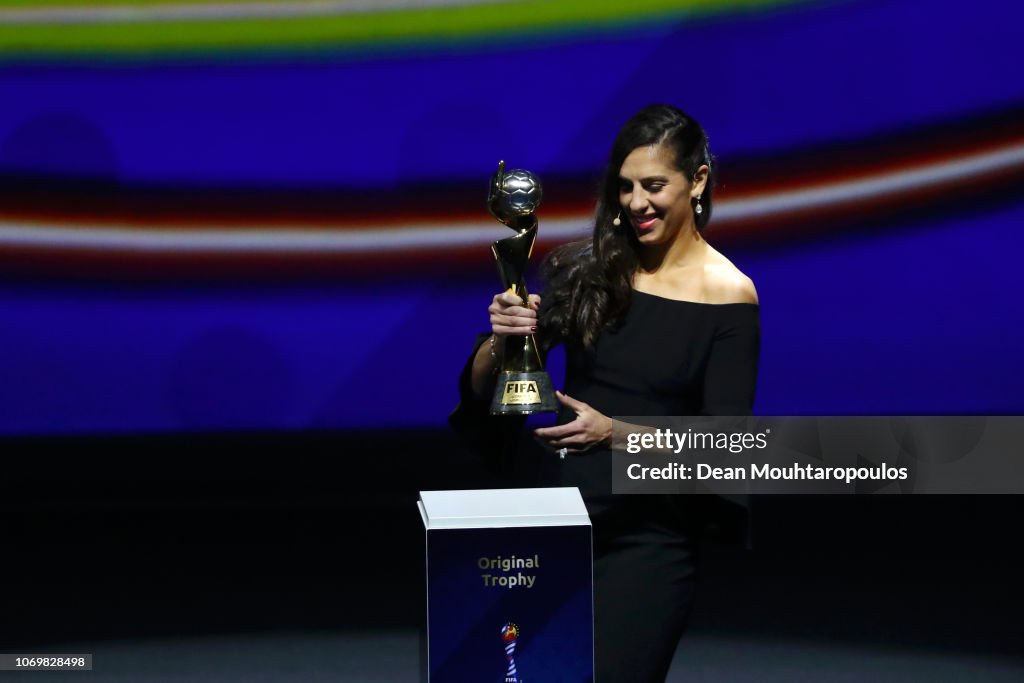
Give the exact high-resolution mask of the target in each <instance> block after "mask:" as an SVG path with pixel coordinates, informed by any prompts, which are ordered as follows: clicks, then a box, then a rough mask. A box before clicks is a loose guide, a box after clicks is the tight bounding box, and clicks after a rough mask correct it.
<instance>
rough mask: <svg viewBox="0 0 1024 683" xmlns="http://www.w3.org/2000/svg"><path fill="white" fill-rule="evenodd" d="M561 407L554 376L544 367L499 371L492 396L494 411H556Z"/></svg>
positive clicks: (521, 413)
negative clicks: (552, 380) (552, 383)
mask: <svg viewBox="0 0 1024 683" xmlns="http://www.w3.org/2000/svg"><path fill="white" fill-rule="evenodd" d="M558 408H559V403H558V399H557V398H555V390H554V387H552V386H551V377H549V376H548V373H546V372H544V371H543V370H541V371H539V372H502V373H501V374H499V375H498V386H496V387H495V388H494V398H493V399H492V400H491V415H532V414H533V413H557V412H558Z"/></svg>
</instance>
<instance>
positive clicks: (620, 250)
mask: <svg viewBox="0 0 1024 683" xmlns="http://www.w3.org/2000/svg"><path fill="white" fill-rule="evenodd" d="M713 185H714V168H713V162H712V157H711V154H710V152H709V150H708V146H707V137H706V135H705V133H704V130H703V129H702V128H701V126H700V125H699V124H698V123H697V122H696V121H695V120H694V119H692V118H691V117H689V116H687V115H686V114H685V113H683V112H682V111H680V110H678V109H676V108H675V107H671V106H668V105H652V106H649V107H646V108H645V109H643V110H641V111H640V112H638V113H637V114H636V115H635V116H633V118H631V119H630V120H629V121H628V122H627V123H626V124H625V126H623V128H622V130H621V131H620V132H619V135H618V137H617V138H616V140H615V143H614V145H613V146H612V150H611V158H610V160H609V163H608V166H607V169H606V171H605V177H604V182H603V186H602V194H601V198H600V201H599V204H598V209H597V215H596V219H595V225H594V234H593V237H592V238H591V239H588V240H585V241H583V242H576V243H572V244H568V245H565V246H563V247H561V248H559V249H557V250H555V251H554V252H553V253H552V254H551V255H550V256H549V258H548V259H547V262H546V263H545V276H546V280H547V288H546V290H545V294H544V298H543V304H542V303H541V299H540V297H536V296H531V298H530V301H529V306H523V305H522V304H523V302H522V301H521V300H519V299H518V298H517V297H516V296H515V295H513V294H511V293H508V292H505V293H501V294H498V295H496V296H495V297H494V299H493V301H492V303H491V305H490V307H489V309H488V310H489V312H490V320H491V335H490V336H489V337H488V338H485V340H484V341H483V342H482V343H481V344H480V345H479V347H478V349H477V350H476V352H475V354H474V356H473V357H472V358H471V360H470V363H469V364H468V365H467V368H466V370H465V371H464V373H463V381H462V387H461V388H462V403H461V404H460V407H459V408H458V409H457V410H456V412H455V413H454V414H453V416H452V423H453V425H454V426H455V427H456V428H457V429H461V431H463V432H467V431H474V430H472V429H470V430H467V429H466V428H467V427H468V426H470V425H471V424H475V427H476V429H475V434H476V435H477V437H478V438H484V439H487V438H490V439H493V440H494V441H492V442H490V443H486V442H478V443H477V446H478V447H483V448H485V449H490V450H492V451H494V450H503V451H504V452H505V453H509V452H510V449H514V450H515V452H516V455H515V456H514V458H515V460H516V461H517V462H518V463H519V467H518V469H520V470H522V462H524V461H525V462H536V463H537V469H538V473H539V479H538V480H537V481H538V482H539V483H541V484H544V485H569V486H578V487H579V488H580V490H581V492H582V493H583V495H584V499H585V500H586V502H587V507H588V510H589V511H590V514H591V519H592V521H593V523H594V554H595V558H594V580H595V623H596V643H595V647H596V660H597V672H596V680H597V681H599V682H600V683H618V682H622V683H625V682H627V681H629V682H643V681H664V680H665V676H666V674H667V672H668V668H669V665H670V663H671V660H672V656H673V653H674V652H675V648H676V645H677V643H678V641H679V637H680V635H681V634H682V631H683V627H684V625H685V621H686V616H687V613H688V611H689V607H690V604H691V602H692V597H693V576H694V557H693V538H694V535H695V529H696V527H697V526H698V525H699V523H700V517H701V514H702V508H703V507H704V506H703V505H701V504H700V501H699V500H697V497H693V498H690V497H684V496H653V495H645V496H617V497H613V496H611V495H610V487H611V451H610V446H611V438H612V416H615V415H623V416H625V415H650V416H658V415H746V414H749V413H750V412H751V409H752V405H753V399H754V385H755V381H756V375H757V358H758V350H759V344H760V326H759V319H758V306H757V293H756V291H755V289H754V285H753V283H752V282H751V281H750V279H749V278H748V277H746V276H745V275H744V274H743V273H741V272H740V271H739V270H738V269H737V268H736V267H735V266H734V265H733V264H732V263H730V262H729V260H728V259H726V258H725V257H724V256H723V255H722V254H721V253H719V252H718V251H717V250H715V249H714V248H712V247H711V246H710V245H709V244H708V243H707V242H706V241H705V240H704V238H703V236H702V231H703V229H704V227H705V226H706V225H707V223H708V220H709V218H710V217H711V208H712V201H711V200H712V188H713ZM524 334H536V335H537V338H538V341H540V343H541V345H542V347H543V348H551V347H552V346H553V345H555V344H558V343H561V344H564V345H565V348H566V379H565V392H564V393H561V392H559V393H558V394H557V396H558V399H559V401H560V402H561V404H562V411H561V414H560V416H559V420H558V425H557V426H553V427H546V428H540V429H536V430H535V431H534V432H533V435H534V436H535V438H536V440H537V441H538V442H539V443H541V444H542V445H543V446H545V447H546V449H547V452H546V454H545V455H543V456H540V457H538V456H537V455H536V454H534V455H533V458H532V459H531V457H530V453H529V450H528V449H526V448H524V447H523V444H521V443H516V441H515V434H513V433H511V432H512V431H513V430H514V429H515V428H516V427H517V425H513V426H512V427H510V426H509V421H508V420H507V419H503V418H499V420H503V421H502V422H499V423H495V422H493V421H492V422H491V424H492V425H497V428H496V430H488V429H480V427H481V425H482V424H483V423H484V422H486V421H487V419H486V418H484V417H483V416H484V415H485V414H486V405H487V402H488V401H489V398H490V393H491V391H493V386H494V377H495V372H496V368H497V364H498V363H499V362H500V357H501V352H502V348H503V343H504V339H505V337H507V336H508V335H524ZM513 422H514V421H513ZM499 440H500V441H501V443H500V444H499V443H498V441H499ZM510 444H511V445H510ZM556 453H557V455H554V454H556Z"/></svg>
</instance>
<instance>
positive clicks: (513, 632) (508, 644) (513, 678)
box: [501, 622, 521, 683]
mask: <svg viewBox="0 0 1024 683" xmlns="http://www.w3.org/2000/svg"><path fill="white" fill-rule="evenodd" d="M501 639H502V640H503V641H504V642H505V660H506V661H507V662H508V668H507V669H506V670H505V683H521V682H520V680H519V674H518V673H516V659H515V654H516V643H518V642H519V627H518V626H516V625H515V624H513V623H512V622H509V623H507V624H505V625H504V626H502V627H501Z"/></svg>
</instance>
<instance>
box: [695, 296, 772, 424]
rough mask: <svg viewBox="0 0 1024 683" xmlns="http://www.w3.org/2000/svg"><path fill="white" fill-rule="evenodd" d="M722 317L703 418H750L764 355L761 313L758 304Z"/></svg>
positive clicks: (707, 371) (708, 370) (710, 359)
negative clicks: (762, 350) (728, 416)
mask: <svg viewBox="0 0 1024 683" xmlns="http://www.w3.org/2000/svg"><path fill="white" fill-rule="evenodd" d="M719 313H720V315H721V320H720V321H719V324H718V327H717V329H716V330H715V337H714V341H713V343H712V345H711V353H710V355H709V357H708V362H707V367H706V369H705V371H704V397H703V402H702V405H701V410H700V414H701V415H750V414H751V413H752V412H753V410H754V392H755V389H756V388H757V363H758V358H759V356H760V352H761V320H760V309H759V307H758V306H757V305H756V304H734V305H729V306H726V307H723V308H722V309H720V311H719Z"/></svg>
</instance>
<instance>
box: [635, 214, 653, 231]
mask: <svg viewBox="0 0 1024 683" xmlns="http://www.w3.org/2000/svg"><path fill="white" fill-rule="evenodd" d="M656 220H658V217H657V216H633V225H635V226H636V229H637V230H650V229H651V228H652V227H654V221H656Z"/></svg>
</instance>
